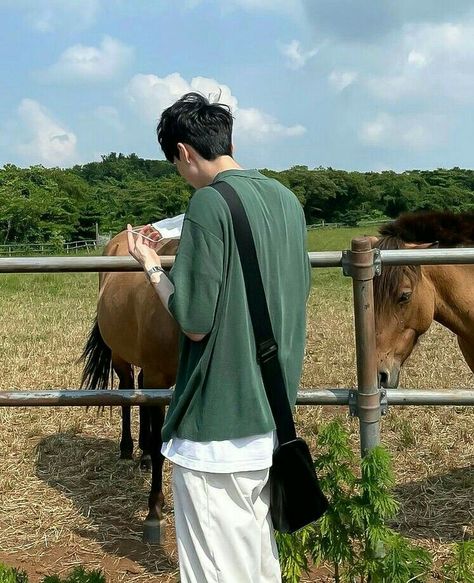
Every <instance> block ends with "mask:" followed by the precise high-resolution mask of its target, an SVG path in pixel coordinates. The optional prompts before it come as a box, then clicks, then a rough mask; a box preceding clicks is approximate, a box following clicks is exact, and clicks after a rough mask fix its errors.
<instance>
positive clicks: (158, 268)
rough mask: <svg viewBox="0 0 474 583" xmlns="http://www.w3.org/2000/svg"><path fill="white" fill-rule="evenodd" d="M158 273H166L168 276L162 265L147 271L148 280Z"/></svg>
mask: <svg viewBox="0 0 474 583" xmlns="http://www.w3.org/2000/svg"><path fill="white" fill-rule="evenodd" d="M158 271H161V272H162V273H164V274H165V275H166V272H165V270H164V269H163V268H162V267H161V266H160V265H153V267H150V269H147V271H146V274H147V277H148V279H150V278H151V276H152V275H153V274H154V273H157V272H158Z"/></svg>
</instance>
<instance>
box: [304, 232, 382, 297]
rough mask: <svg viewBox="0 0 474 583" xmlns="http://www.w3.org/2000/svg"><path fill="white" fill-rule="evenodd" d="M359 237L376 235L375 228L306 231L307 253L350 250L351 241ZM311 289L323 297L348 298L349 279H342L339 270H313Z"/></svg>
mask: <svg viewBox="0 0 474 583" xmlns="http://www.w3.org/2000/svg"><path fill="white" fill-rule="evenodd" d="M361 235H377V227H376V226H375V227H341V228H338V229H331V228H328V229H313V230H311V231H308V251H342V250H344V249H350V247H351V240H352V239H353V238H354V237H360V236H361ZM312 281H313V288H315V291H316V293H317V294H318V295H319V294H322V295H323V296H324V297H326V296H328V295H333V294H340V295H341V297H342V298H343V299H344V300H347V299H348V298H349V297H350V293H351V292H350V290H351V279H350V278H349V277H343V276H342V271H341V269H340V268H338V267H336V268H332V269H328V268H324V269H322V268H321V269H313V274H312Z"/></svg>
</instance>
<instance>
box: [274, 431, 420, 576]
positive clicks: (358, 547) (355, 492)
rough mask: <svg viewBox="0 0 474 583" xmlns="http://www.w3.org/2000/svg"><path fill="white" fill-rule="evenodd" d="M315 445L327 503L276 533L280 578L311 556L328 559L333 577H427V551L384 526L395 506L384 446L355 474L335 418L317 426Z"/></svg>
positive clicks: (291, 573)
mask: <svg viewBox="0 0 474 583" xmlns="http://www.w3.org/2000/svg"><path fill="white" fill-rule="evenodd" d="M318 450H319V451H321V454H320V456H319V457H318V458H317V459H316V461H315V467H316V471H317V473H318V475H319V477H320V481H321V487H322V489H323V491H324V492H325V494H326V495H327V497H328V498H329V500H330V504H331V506H330V509H329V510H328V512H326V514H325V515H324V516H323V517H322V518H321V519H320V520H319V521H318V522H317V523H316V524H313V525H310V526H308V527H307V528H305V529H303V530H302V531H300V532H298V533H296V534H295V535H293V536H288V535H287V536H278V537H277V542H278V545H279V551H280V556H281V563H282V574H283V580H284V582H285V583H297V582H298V581H299V579H300V576H301V573H302V572H304V571H306V570H307V568H308V560H309V557H311V559H312V560H313V562H314V564H315V565H320V564H321V563H330V564H332V566H333V569H334V581H335V582H336V583H339V582H341V583H342V582H348V583H355V582H356V581H358V582H363V581H371V583H406V582H407V581H409V580H410V581H424V580H426V577H427V574H428V571H429V568H430V565H431V557H430V555H429V554H428V553H427V552H426V551H424V550H423V549H421V548H418V547H416V546H414V545H412V544H411V543H410V542H409V541H407V540H406V539H404V538H403V537H401V536H399V535H398V534H396V533H395V532H393V531H392V530H391V529H390V528H389V527H387V526H386V521H387V520H390V519H391V518H394V517H395V516H396V514H397V511H398V503H397V502H396V500H395V499H394V498H393V496H392V494H391V488H392V487H393V485H394V475H393V471H392V469H391V461H390V455H389V454H388V452H387V451H386V450H385V449H384V448H382V447H376V448H374V449H373V450H372V451H371V452H370V453H369V454H368V455H367V456H366V457H364V458H363V460H362V463H361V470H360V476H357V475H356V473H355V471H354V470H355V468H356V467H357V464H358V460H357V459H356V456H355V455H354V453H353V452H352V449H351V447H350V442H349V435H348V434H347V432H346V431H345V430H344V428H343V426H342V424H341V422H340V421H338V420H336V421H333V422H331V423H329V424H328V425H326V426H325V427H323V428H322V429H321V431H320V433H319V436H318Z"/></svg>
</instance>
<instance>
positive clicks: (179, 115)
mask: <svg viewBox="0 0 474 583" xmlns="http://www.w3.org/2000/svg"><path fill="white" fill-rule="evenodd" d="M232 124H233V118H232V114H231V112H230V108H229V107H228V106H227V105H224V104H222V103H210V102H209V100H208V99H206V98H205V97H204V96H203V95H200V94H199V93H186V95H183V97H181V99H178V101H176V102H175V103H174V104H173V105H172V106H171V107H168V109H165V111H164V112H163V113H162V115H161V119H160V123H159V124H158V127H157V128H156V133H157V135H158V142H159V143H160V146H161V149H162V150H163V152H164V154H165V156H166V159H167V160H169V161H170V162H174V160H175V158H178V159H179V151H178V147H177V144H178V143H180V142H181V143H184V144H189V145H190V146H192V147H193V148H194V149H195V150H196V151H197V152H198V153H199V154H200V155H201V156H202V157H203V158H204V159H205V160H214V159H215V158H217V157H218V156H232Z"/></svg>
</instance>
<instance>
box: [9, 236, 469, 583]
mask: <svg viewBox="0 0 474 583" xmlns="http://www.w3.org/2000/svg"><path fill="white" fill-rule="evenodd" d="M352 235H354V232H353V231H351V230H344V231H342V232H341V231H337V232H336V231H334V232H332V231H315V232H312V233H311V248H312V249H314V250H324V249H338V248H343V247H346V246H347V245H348V241H349V240H350V237H351V236H352ZM313 278H314V283H313V290H312V294H311V298H310V302H309V305H308V313H309V325H308V340H307V352H306V358H305V366H304V374H303V379H302V386H303V388H309V387H328V386H329V387H338V386H339V387H343V386H353V385H354V383H355V355H354V347H353V332H352V315H351V288H350V281H349V280H345V279H343V278H342V275H341V274H340V272H339V270H314V276H313ZM96 291H97V276H96V275H95V274H69V275H67V274H64V275H63V274H58V275H18V276H14V275H11V276H6V275H2V276H0V314H1V327H0V363H1V364H0V367H1V368H0V371H1V374H0V390H14V389H15V390H25V389H30V390H32V389H47V388H68V387H70V388H72V387H77V386H78V383H79V379H80V374H81V367H80V365H78V364H77V362H76V361H77V358H78V357H79V356H80V353H81V350H82V347H83V344H84V341H85V339H86V336H87V334H88V331H89V328H90V325H91V322H92V319H93V316H94V311H95V301H96ZM473 380H474V379H473V378H472V374H471V373H470V371H469V370H468V368H467V366H466V365H465V363H464V361H463V359H462V357H461V354H460V351H459V349H458V348H457V344H456V342H455V339H454V337H453V335H452V334H450V333H449V332H447V331H446V330H444V329H443V328H441V327H440V326H438V325H434V326H433V327H432V329H431V330H430V332H429V333H428V334H427V335H426V336H425V337H424V338H423V339H422V342H421V345H420V346H419V348H418V349H417V350H416V353H415V354H414V355H413V357H412V358H411V359H410V361H409V363H408V364H407V365H406V367H405V369H404V372H403V375H402V381H401V383H402V385H403V386H406V387H408V388H420V389H422V388H446V389H448V388H468V387H473V388H474V386H473V385H474V383H473ZM333 416H341V417H342V418H344V419H345V424H346V426H347V428H348V429H349V430H350V432H351V435H352V437H353V443H354V449H355V450H358V447H359V444H358V432H357V429H358V424H357V421H354V420H350V419H349V418H348V416H347V411H346V410H345V409H344V408H336V407H324V408H323V407H299V410H298V412H297V419H298V424H299V428H300V431H301V433H303V434H304V435H306V436H307V437H308V438H309V439H310V440H314V437H315V435H316V433H317V430H318V426H319V425H320V424H321V423H323V422H325V421H326V420H328V419H330V418H332V417H333ZM134 417H135V419H136V417H137V415H136V414H135V416H134ZM119 431H120V415H119V410H116V409H114V410H113V411H109V410H106V411H105V412H103V413H101V414H99V413H98V412H97V411H96V410H95V409H89V410H85V409H84V408H56V409H55V408H36V409H34V408H25V409H13V408H11V409H9V408H4V409H0V448H1V454H0V562H2V561H3V562H6V563H7V564H10V565H14V566H19V567H21V568H23V569H25V570H26V571H27V572H28V574H29V575H30V580H31V581H32V583H35V581H39V580H40V579H41V578H42V577H43V576H44V574H46V573H51V572H59V573H63V572H65V571H68V570H69V569H70V568H71V567H73V566H74V565H77V564H83V565H85V566H86V567H88V568H97V567H99V568H102V569H103V570H104V572H105V573H106V576H107V580H108V581H110V582H111V583H116V582H117V583H118V582H124V581H127V582H137V583H138V582H139V583H145V582H152V581H155V582H160V583H165V582H168V581H176V580H177V577H176V573H177V557H176V551H175V546H174V540H173V527H172V500H171V493H170V489H169V468H168V467H167V466H166V477H165V496H166V499H167V502H168V504H167V523H168V525H169V528H168V542H167V544H166V545H165V547H164V548H161V549H160V548H155V547H147V546H144V545H143V544H142V543H141V521H142V519H143V518H144V516H145V508H146V500H147V493H148V489H149V476H148V475H147V474H142V473H140V471H139V469H138V467H137V463H135V462H120V461H118V453H119V448H118V438H119ZM135 435H136V425H135ZM382 436H383V442H384V444H386V445H387V446H388V448H389V449H390V451H391V453H392V455H393V459H394V468H395V473H396V477H397V492H396V493H397V497H398V499H399V500H400V501H401V503H402V510H401V513H400V515H399V517H398V520H397V523H396V524H395V527H396V528H397V529H399V530H400V531H401V532H402V533H403V534H404V535H406V536H408V537H410V538H411V539H412V540H414V541H416V542H419V543H420V544H422V545H424V546H426V547H427V548H430V549H431V550H432V551H433V552H434V554H435V557H436V560H437V565H438V566H439V565H441V564H442V563H443V560H444V559H445V557H446V556H447V554H448V552H449V547H450V545H451V544H452V543H453V542H455V541H459V540H461V539H462V538H463V537H472V536H473V535H474V524H473V522H474V416H473V411H472V410H469V409H468V408H462V407H451V408H449V407H445V408H435V407H426V408H415V407H405V408H401V407H399V408H395V407H392V408H391V410H390V412H389V414H388V416H387V418H385V419H384V421H383V426H382ZM313 580H316V579H314V577H313ZM318 580H320V581H324V580H326V579H325V578H324V576H323V575H321V576H320V577H319V579H318ZM327 580H329V579H327ZM432 580H433V581H439V578H438V577H437V574H436V572H434V573H433V578H432Z"/></svg>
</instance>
